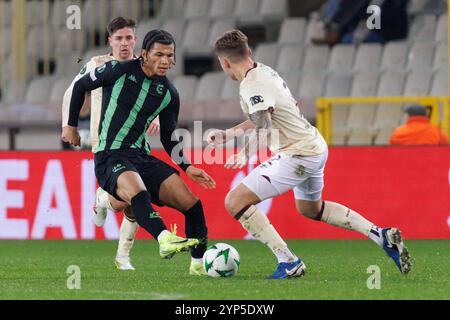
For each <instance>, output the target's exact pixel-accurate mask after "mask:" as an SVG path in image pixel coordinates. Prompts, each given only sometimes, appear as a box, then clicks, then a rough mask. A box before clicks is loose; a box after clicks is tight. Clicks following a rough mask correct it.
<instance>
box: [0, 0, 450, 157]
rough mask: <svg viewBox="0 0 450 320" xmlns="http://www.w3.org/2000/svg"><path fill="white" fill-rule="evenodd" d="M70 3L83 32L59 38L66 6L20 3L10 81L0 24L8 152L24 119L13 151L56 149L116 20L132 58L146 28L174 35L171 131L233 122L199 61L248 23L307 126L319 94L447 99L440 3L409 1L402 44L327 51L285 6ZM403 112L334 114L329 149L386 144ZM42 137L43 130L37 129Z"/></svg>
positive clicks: (212, 1)
mask: <svg viewBox="0 0 450 320" xmlns="http://www.w3.org/2000/svg"><path fill="white" fill-rule="evenodd" d="M75 2H76V3H79V4H80V5H81V12H82V14H83V19H82V24H83V28H84V30H87V32H84V31H80V30H69V29H67V27H66V25H65V22H66V21H65V17H66V16H67V14H66V11H65V10H66V8H67V5H68V4H70V3H71V1H36V0H29V1H26V8H25V19H24V21H26V30H28V32H27V37H26V38H25V49H26V56H25V61H26V62H27V67H26V68H25V71H24V77H23V78H20V77H16V78H17V79H16V78H14V79H12V78H11V75H12V74H13V73H14V72H15V70H17V63H16V64H15V62H14V59H13V58H14V50H17V44H14V43H13V42H14V41H13V40H14V32H15V29H14V28H13V25H12V20H11V16H12V15H11V14H3V17H2V18H3V19H2V21H1V22H0V30H1V32H0V43H1V44H2V46H1V47H2V49H1V50H0V62H1V61H3V62H4V65H5V66H6V67H5V68H2V69H1V72H0V90H1V92H2V94H1V98H0V116H1V118H0V123H1V124H2V129H1V130H0V148H2V149H7V148H8V147H9V141H10V139H9V138H8V134H7V132H8V129H7V128H10V127H11V124H14V125H15V126H18V127H21V125H22V124H23V125H25V124H27V123H29V122H30V120H29V119H32V120H33V122H37V121H42V123H44V124H51V125H50V126H49V127H48V128H45V127H44V128H38V129H31V128H29V129H27V130H20V133H19V134H17V136H16V138H17V142H16V143H15V148H25V149H28V148H33V146H34V145H35V144H36V143H38V142H37V140H36V139H37V138H36V137H37V136H41V137H42V139H44V140H42V141H41V142H39V143H40V144H41V145H45V146H49V148H59V147H60V143H56V142H55V141H57V140H58V139H59V128H58V126H59V121H60V120H59V115H58V114H57V112H58V103H60V100H61V97H62V95H63V94H64V91H65V89H66V88H67V86H68V85H69V84H70V82H71V79H72V78H73V77H74V76H75V75H76V73H77V72H78V71H79V70H80V69H81V67H82V65H83V64H84V63H86V62H87V60H88V59H90V57H92V56H95V55H99V54H105V53H107V52H108V51H109V47H108V46H107V41H106V37H105V36H104V35H105V30H104V29H105V26H106V24H107V22H108V20H109V19H111V18H112V17H114V16H117V15H124V16H131V17H133V18H135V19H136V20H137V21H138V25H137V37H138V45H137V46H136V51H135V53H136V54H139V51H140V42H141V40H142V39H143V37H144V36H145V34H146V32H147V31H148V30H151V29H154V28H162V29H166V30H167V31H169V32H171V33H172V34H173V35H174V37H175V39H176V41H177V45H178V46H177V64H176V66H175V67H174V68H173V69H172V70H171V71H170V75H169V78H170V79H172V80H173V81H174V82H175V85H176V87H177V88H178V91H179V92H180V97H181V100H182V102H183V106H182V108H181V111H180V125H181V126H183V127H186V128H188V129H192V121H194V120H200V119H202V120H205V122H206V123H211V124H218V125H219V126H220V125H221V124H222V125H225V124H230V123H235V122H236V121H239V120H241V119H242V117H243V115H242V113H241V111H240V107H239V100H238V83H236V82H233V81H231V80H229V79H226V77H225V76H224V75H223V74H222V73H221V72H220V70H219V68H220V67H219V65H218V63H217V61H215V59H214V57H213V53H212V51H211V46H212V44H213V42H214V40H215V39H216V38H217V37H218V36H219V35H220V34H222V33H223V32H224V31H225V30H229V29H231V28H234V27H246V26H247V27H248V26H255V25H258V26H259V27H262V28H263V29H264V30H265V41H263V42H258V41H255V42H253V44H254V45H253V47H252V49H253V52H254V57H255V59H256V60H257V61H260V62H262V63H264V64H267V65H269V66H273V67H274V68H275V69H276V70H277V71H278V72H279V73H280V75H281V76H282V77H283V78H284V79H285V81H286V82H287V84H288V85H289V87H290V89H291V92H292V94H293V95H294V96H295V97H296V98H297V99H298V100H299V102H300V103H299V105H300V108H301V110H302V112H303V113H304V115H305V116H306V117H307V118H308V119H309V120H310V121H311V122H312V123H315V121H316V116H317V114H316V112H317V111H316V106H315V102H316V98H317V97H321V96H323V97H339V96H342V97H364V96H378V97H382V96H412V95H414V96H417V95H425V96H426V95H432V96H448V94H449V93H448V43H447V39H448V15H447V8H446V1H444V0H411V1H410V4H409V7H408V15H409V18H410V28H409V34H408V37H407V39H404V40H401V41H393V42H388V43H386V44H381V43H363V44H360V45H344V44H337V45H335V46H333V47H328V46H317V45H314V44H312V43H311V38H314V37H318V36H319V37H320V36H321V34H323V24H322V22H321V21H320V20H319V19H318V18H317V17H318V15H317V13H314V12H313V13H311V14H310V15H309V17H297V16H294V15H293V14H292V12H289V8H290V6H289V1H288V0H283V1H279V0H227V1H222V0H160V1H157V0H155V1H139V0H133V1H128V0H127V1H125V0H113V1H111V2H109V4H106V1H104V0H83V1H82V0H80V1H78V2H77V1H75ZM0 5H1V7H2V8H3V12H12V3H11V1H5V0H0ZM82 30H83V29H82ZM250 35H251V32H250ZM250 42H251V43H252V39H250ZM187 57H188V58H194V59H195V58H199V57H200V58H205V57H207V58H209V59H211V60H212V61H213V60H214V61H215V62H214V63H213V64H212V65H211V68H210V69H207V70H206V72H204V71H202V72H201V73H196V75H193V74H186V72H187V71H189V68H186V65H185V61H188V60H186V59H185V58H187ZM80 59H83V60H82V61H81V62H80V61H79V60H80ZM10 78H11V79H10ZM6 79H7V80H6ZM403 107H404V105H402V104H392V103H369V104H341V105H336V106H334V107H333V111H332V115H333V118H332V128H333V132H332V142H333V144H335V145H360V144H376V145H380V144H387V143H388V137H389V135H390V133H391V131H392V129H393V128H394V127H395V126H396V125H398V124H399V123H401V121H402V120H403V119H402V117H403V116H404V115H403V113H402V110H403V109H402V108H403ZM40 112H43V113H44V115H40V114H39V113H40ZM52 127H53V128H54V129H53V131H51V129H49V128H52ZM36 128H37V127H36ZM44 129H45V130H44ZM33 130H35V131H36V132H37V133H36V135H33V132H34V131H33ZM49 130H50V131H49ZM51 132H53V135H52V134H51ZM55 137H56V138H55ZM27 139H30V140H29V141H26V140H27ZM154 140H157V139H154ZM57 145H58V147H57ZM154 147H158V143H156V142H155V146H154Z"/></svg>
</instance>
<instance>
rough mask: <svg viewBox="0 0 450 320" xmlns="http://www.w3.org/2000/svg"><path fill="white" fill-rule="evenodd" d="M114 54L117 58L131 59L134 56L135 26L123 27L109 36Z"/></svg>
mask: <svg viewBox="0 0 450 320" xmlns="http://www.w3.org/2000/svg"><path fill="white" fill-rule="evenodd" d="M108 39H109V45H110V46H111V48H112V52H113V56H114V58H116V59H117V60H121V61H123V60H130V59H132V58H133V52H134V46H135V45H136V34H135V32H134V29H133V28H123V29H119V30H117V31H116V32H114V33H113V34H112V35H111V36H110V37H109V38H108Z"/></svg>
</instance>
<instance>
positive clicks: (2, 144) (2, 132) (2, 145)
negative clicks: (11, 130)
mask: <svg viewBox="0 0 450 320" xmlns="http://www.w3.org/2000/svg"><path fill="white" fill-rule="evenodd" d="M8 149H9V135H8V131H7V130H6V129H4V128H2V129H0V150H8Z"/></svg>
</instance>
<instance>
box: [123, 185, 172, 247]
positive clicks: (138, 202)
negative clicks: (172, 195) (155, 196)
mask: <svg viewBox="0 0 450 320" xmlns="http://www.w3.org/2000/svg"><path fill="white" fill-rule="evenodd" d="M131 207H132V208H133V213H134V215H135V216H136V221H137V223H138V224H139V225H140V226H141V227H143V228H144V229H145V230H147V232H148V233H150V234H151V235H152V236H153V238H155V239H157V238H158V235H159V234H160V233H161V232H162V231H164V230H166V229H167V228H166V226H165V224H164V221H163V220H162V219H161V216H160V215H159V213H158V212H156V210H155V209H153V206H152V203H151V201H150V193H148V192H147V191H141V192H139V193H138V194H137V195H135V196H134V197H133V199H131Z"/></svg>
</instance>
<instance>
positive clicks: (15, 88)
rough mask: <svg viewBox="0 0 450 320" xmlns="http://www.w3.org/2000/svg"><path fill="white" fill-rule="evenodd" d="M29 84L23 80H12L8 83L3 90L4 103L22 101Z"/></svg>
mask: <svg viewBox="0 0 450 320" xmlns="http://www.w3.org/2000/svg"><path fill="white" fill-rule="evenodd" d="M26 88H27V84H26V82H23V81H15V80H11V81H8V82H7V83H6V87H5V89H4V90H3V92H4V96H3V98H2V103H6V104H10V103H20V102H22V101H23V99H24V97H25V92H26Z"/></svg>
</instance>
